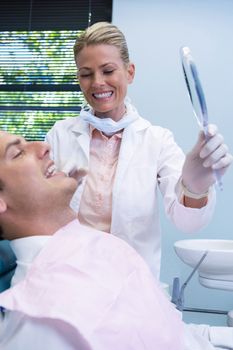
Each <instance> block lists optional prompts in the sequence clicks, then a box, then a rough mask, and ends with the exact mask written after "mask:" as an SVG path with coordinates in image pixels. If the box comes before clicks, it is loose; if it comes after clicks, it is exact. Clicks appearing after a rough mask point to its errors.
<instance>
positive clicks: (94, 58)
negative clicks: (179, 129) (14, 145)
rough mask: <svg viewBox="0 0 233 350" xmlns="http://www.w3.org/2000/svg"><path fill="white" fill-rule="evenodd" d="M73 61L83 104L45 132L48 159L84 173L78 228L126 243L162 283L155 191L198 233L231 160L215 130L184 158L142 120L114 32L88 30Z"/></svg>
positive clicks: (102, 27)
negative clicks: (131, 96) (217, 180)
mask: <svg viewBox="0 0 233 350" xmlns="http://www.w3.org/2000/svg"><path fill="white" fill-rule="evenodd" d="M74 55H75V62H76V65H77V70H78V73H77V75H78V79H79V83H80V87H81V90H82V92H83V94H84V97H85V99H86V101H87V105H86V106H85V107H84V108H83V109H82V110H81V113H80V116H79V117H76V118H69V119H66V120H62V121H58V122H57V123H56V124H55V125H54V126H53V128H52V129H51V130H50V131H49V132H48V135H47V141H48V142H49V143H50V145H51V156H52V158H53V159H54V161H55V164H56V165H57V167H58V168H59V169H63V170H64V171H65V172H67V173H72V172H73V171H74V170H76V171H77V173H78V174H81V175H83V172H85V169H87V174H86V175H85V176H84V177H83V178H82V180H83V181H80V182H81V184H80V186H79V187H78V188H77V190H76V193H75V195H74V197H73V199H72V202H71V206H72V207H73V208H74V209H75V210H76V211H77V212H78V218H79V220H80V222H81V223H82V224H84V225H87V226H92V227H94V228H96V229H99V230H102V231H105V232H109V233H111V234H114V235H116V236H118V237H120V238H122V239H124V240H125V241H127V242H128V243H129V244H130V245H131V246H133V247H134V248H135V249H136V250H137V251H138V253H139V254H141V256H142V257H143V258H144V259H145V260H146V261H147V263H148V264H149V266H150V268H151V270H152V272H153V273H154V276H155V277H156V278H157V279H159V272H160V255H161V231H160V223H159V208H158V199H157V191H158V189H159V190H160V191H161V193H162V196H163V202H164V206H165V210H166V213H167V215H168V217H169V218H170V219H171V220H172V221H173V222H174V224H175V225H176V227H177V228H178V229H180V230H182V231H185V232H194V231H196V230H199V229H200V228H202V227H203V226H204V225H206V224H207V223H208V222H209V221H210V219H211V216H212V214H213V210H214V206H215V191H214V188H213V185H214V183H215V177H214V174H213V173H214V172H213V170H214V169H218V171H219V172H220V173H221V175H223V174H224V173H225V171H226V170H227V168H228V167H229V165H230V163H231V162H232V156H231V155H230V154H229V153H228V149H227V146H226V145H225V144H224V141H223V137H222V136H221V135H220V134H219V133H218V131H217V128H216V126H214V125H209V128H208V133H209V138H208V141H206V140H205V136H204V133H203V132H200V134H199V137H198V140H197V143H196V145H195V146H194V147H193V149H192V150H191V152H190V153H188V154H187V155H186V156H185V155H184V153H183V152H182V150H181V149H180V148H179V147H178V145H177V144H176V143H175V141H174V139H173V135H172V133H171V132H170V131H169V130H167V129H164V128H162V127H160V126H153V125H151V123H150V122H149V121H147V120H146V119H143V118H142V117H141V116H140V115H139V113H138V112H137V110H136V108H135V107H134V106H133V105H132V104H131V103H130V101H129V99H128V98H127V97H126V96H127V87H128V84H131V83H132V82H133V79H134V73H135V67H134V64H133V63H131V62H130V60H129V53H128V48H127V43H126V40H125V37H124V35H123V33H122V32H121V31H120V30H119V29H118V28H117V27H116V26H114V25H112V24H110V23H105V22H100V23H96V24H94V25H92V26H91V27H89V28H88V29H87V30H86V31H85V32H84V33H82V34H81V35H80V36H79V37H78V38H77V40H76V43H75V45H74Z"/></svg>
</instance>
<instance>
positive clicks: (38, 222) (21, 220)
mask: <svg viewBox="0 0 233 350" xmlns="http://www.w3.org/2000/svg"><path fill="white" fill-rule="evenodd" d="M75 218H77V214H76V213H75V212H74V211H73V210H72V209H71V208H67V209H66V210H64V211H63V212H59V213H58V212H56V213H53V212H49V213H47V215H45V213H43V215H34V216H32V217H29V216H27V215H26V216H24V217H22V216H20V217H17V216H15V215H14V218H13V217H12V218H9V217H8V218H7V220H5V221H4V222H3V223H1V226H2V228H3V231H4V237H3V238H4V239H7V240H13V239H18V238H23V237H30V236H43V235H47V236H50V235H53V234H54V233H55V232H56V231H58V230H59V229H60V228H62V227H63V226H65V225H67V224H68V223H69V222H71V221H72V220H74V219H75Z"/></svg>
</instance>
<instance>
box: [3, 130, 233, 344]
mask: <svg viewBox="0 0 233 350" xmlns="http://www.w3.org/2000/svg"><path fill="white" fill-rule="evenodd" d="M76 186H77V183H76V181H75V180H74V179H73V178H70V177H67V176H66V175H65V174H64V173H62V172H56V170H55V167H54V164H53V162H52V161H51V160H50V158H49V146H48V144H46V143H43V142H26V141H25V140H24V139H23V138H21V137H18V136H15V135H11V134H8V133H5V132H0V226H1V235H2V238H5V239H8V240H10V241H11V246H12V248H13V250H14V252H15V254H16V257H17V268H16V272H15V275H14V278H13V281H12V287H11V288H10V289H9V290H7V291H5V292H3V293H1V294H0V306H1V307H2V320H1V321H0V349H1V350H21V349H22V350H25V349H33V350H39V349H40V350H41V349H42V348H43V349H46V350H47V349H49V350H69V349H72V350H74V349H78V350H110V349H116V350H118V349H119V350H142V349H145V350H154V349H158V350H165V349H166V350H171V349H172V350H180V349H186V350H199V349H200V350H201V349H202V350H203V349H206V350H207V349H214V347H213V346H212V345H211V343H210V342H209V341H208V340H207V339H205V337H204V336H200V334H198V332H197V331H196V330H195V332H190V331H189V329H188V328H187V326H185V325H184V324H183V323H182V321H181V318H180V314H179V313H178V311H176V310H175V308H174V307H173V305H172V304H171V303H170V302H169V301H168V300H167V298H166V297H165V296H164V294H163V292H162V291H161V290H160V288H159V286H158V285H157V284H156V282H155V281H154V278H153V276H152V275H151V273H150V271H149V269H148V268H147V266H146V264H145V263H144V261H143V260H142V258H141V257H140V256H139V255H138V254H137V253H136V252H135V251H134V250H133V249H132V248H131V247H129V246H128V245H127V243H125V242H124V241H122V240H120V239H118V238H116V237H114V236H113V235H109V234H103V233H102V232H99V231H96V230H93V229H91V228H87V227H84V226H81V225H80V224H79V222H78V220H77V219H76V214H75V213H74V212H73V211H72V209H71V208H70V207H69V203H70V200H71V197H72V195H73V193H74V191H75V189H76ZM227 331H228V330H227ZM209 336H210V335H209V334H207V335H206V338H208V337H209ZM228 336H229V332H228ZM228 348H229V349H231V347H230V346H229V347H228ZM232 348H233V338H232Z"/></svg>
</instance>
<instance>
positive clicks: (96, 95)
mask: <svg viewBox="0 0 233 350" xmlns="http://www.w3.org/2000/svg"><path fill="white" fill-rule="evenodd" d="M94 96H95V98H106V97H110V96H112V92H111V91H110V92H102V93H100V94H94Z"/></svg>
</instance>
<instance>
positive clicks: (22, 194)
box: [0, 132, 77, 229]
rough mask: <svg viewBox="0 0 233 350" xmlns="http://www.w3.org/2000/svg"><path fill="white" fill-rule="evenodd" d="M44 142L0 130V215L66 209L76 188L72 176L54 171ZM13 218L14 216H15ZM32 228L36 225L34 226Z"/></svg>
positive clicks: (28, 215) (26, 215) (33, 214)
mask: <svg viewBox="0 0 233 350" xmlns="http://www.w3.org/2000/svg"><path fill="white" fill-rule="evenodd" d="M49 150H50V148H49V145H48V144H47V143H45V142H27V141H25V139H23V138H22V137H19V136H15V135H11V134H8V133H5V132H0V218H1V221H2V219H3V218H6V221H7V220H8V219H9V220H11V219H13V218H17V219H20V218H22V219H23V218H27V219H28V222H30V218H33V219H34V218H35V217H36V216H38V217H40V220H41V221H42V222H43V220H44V219H45V218H46V217H47V216H48V213H51V216H53V213H54V212H56V213H57V215H60V214H59V213H60V211H62V210H64V211H65V210H66V207H68V206H69V202H70V199H71V197H72V195H73V193H74V191H75V189H76V186H77V183H76V181H75V180H74V179H72V178H69V177H67V176H66V175H65V174H64V173H62V172H56V171H55V167H54V163H53V161H51V160H50V158H49ZM16 221H17V220H16ZM35 229H36V228H35Z"/></svg>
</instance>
